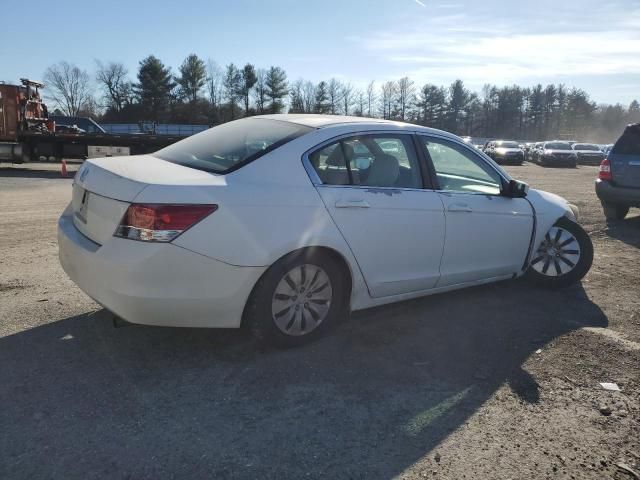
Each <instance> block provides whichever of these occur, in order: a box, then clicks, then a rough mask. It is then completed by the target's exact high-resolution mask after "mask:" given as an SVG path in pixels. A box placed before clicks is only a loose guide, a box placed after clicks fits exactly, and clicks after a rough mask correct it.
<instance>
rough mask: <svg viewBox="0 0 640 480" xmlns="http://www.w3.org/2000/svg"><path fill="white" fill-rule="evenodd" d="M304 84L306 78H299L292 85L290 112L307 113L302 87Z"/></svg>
mask: <svg viewBox="0 0 640 480" xmlns="http://www.w3.org/2000/svg"><path fill="white" fill-rule="evenodd" d="M303 86H304V80H303V79H301V78H299V79H298V80H296V81H295V82H293V84H292V85H291V90H290V92H289V98H290V100H289V112H290V113H305V110H304V100H303V93H302V88H303Z"/></svg>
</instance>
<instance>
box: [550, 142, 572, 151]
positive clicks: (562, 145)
mask: <svg viewBox="0 0 640 480" xmlns="http://www.w3.org/2000/svg"><path fill="white" fill-rule="evenodd" d="M544 148H548V149H549V150H571V145H569V144H568V143H562V142H553V143H545V145H544Z"/></svg>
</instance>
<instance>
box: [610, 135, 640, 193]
mask: <svg viewBox="0 0 640 480" xmlns="http://www.w3.org/2000/svg"><path fill="white" fill-rule="evenodd" d="M608 159H609V163H610V165H611V174H612V176H613V181H614V182H615V183H616V184H617V185H620V186H621V187H630V188H640V123H637V124H635V125H629V126H628V127H627V128H626V129H625V131H624V133H623V134H622V136H621V137H620V138H619V139H618V141H617V142H616V144H615V145H614V146H613V148H612V149H611V153H609V155H608Z"/></svg>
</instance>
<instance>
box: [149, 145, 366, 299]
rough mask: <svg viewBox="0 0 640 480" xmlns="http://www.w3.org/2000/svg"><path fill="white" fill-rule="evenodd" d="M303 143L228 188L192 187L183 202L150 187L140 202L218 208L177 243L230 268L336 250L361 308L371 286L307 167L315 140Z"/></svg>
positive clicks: (176, 193)
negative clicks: (297, 253)
mask: <svg viewBox="0 0 640 480" xmlns="http://www.w3.org/2000/svg"><path fill="white" fill-rule="evenodd" d="M305 137H306V136H305ZM305 137H301V139H303V138H305ZM301 139H297V140H294V141H293V142H291V143H289V144H287V145H284V146H283V147H281V148H279V149H277V150H274V151H273V152H271V153H269V154H267V155H265V156H264V157H261V158H259V159H257V160H256V161H254V162H252V163H250V164H248V165H246V166H244V167H242V168H241V169H239V170H237V171H235V172H232V173H231V174H228V175H225V176H224V178H225V185H217V186H199V187H190V188H189V191H190V192H189V195H190V198H189V199H183V200H181V197H180V195H181V192H180V190H181V189H175V190H174V187H170V186H154V185H151V186H149V187H147V188H146V189H145V191H144V192H143V193H142V194H141V196H140V198H136V201H145V198H146V199H149V200H151V199H153V198H158V197H160V198H164V199H167V198H169V199H172V201H174V202H179V201H185V202H186V201H189V202H196V203H216V204H218V205H219V208H218V210H217V211H216V212H214V213H213V214H211V215H210V216H208V217H207V218H205V219H204V220H203V221H201V222H200V223H198V224H197V225H196V226H194V227H192V228H191V229H189V230H187V231H186V232H185V233H184V234H182V235H181V236H180V237H178V238H177V239H176V240H175V241H174V242H173V243H174V244H175V245H178V246H181V247H183V248H187V249H189V250H192V251H194V252H197V253H200V254H202V255H206V256H208V257H211V258H214V259H216V260H220V261H222V262H225V263H228V264H231V265H238V266H247V267H249V266H251V267H257V266H270V265H272V264H273V263H275V262H276V261H277V260H278V259H280V258H282V257H283V256H285V255H287V254H288V253H290V252H293V251H295V250H298V249H300V248H304V247H314V246H321V247H326V248H330V249H332V250H335V251H336V252H338V253H339V254H340V255H341V256H342V257H343V258H344V259H345V261H346V262H347V265H348V267H349V268H350V270H351V275H352V278H353V289H352V307H353V308H360V306H361V305H365V304H366V303H367V301H368V299H369V295H368V291H367V289H366V284H365V283H364V280H363V278H362V275H361V273H360V270H359V268H358V266H357V263H356V261H355V258H354V257H353V255H352V253H351V250H350V249H349V246H348V245H347V243H346V242H345V240H344V238H343V237H342V235H341V234H340V232H339V231H338V229H337V228H336V226H335V224H334V223H333V220H332V219H331V217H330V215H329V213H328V212H327V210H326V208H325V206H324V203H323V202H322V199H321V198H320V196H319V195H318V193H317V191H316V189H315V187H314V186H313V184H312V183H311V181H310V179H309V176H308V174H307V172H306V171H305V169H304V167H303V165H302V153H303V152H304V151H306V149H307V148H305V147H306V146H307V145H308V143H309V141H310V140H311V142H313V140H312V139H305V141H304V142H302V141H300V140H301ZM182 190H183V191H184V189H182Z"/></svg>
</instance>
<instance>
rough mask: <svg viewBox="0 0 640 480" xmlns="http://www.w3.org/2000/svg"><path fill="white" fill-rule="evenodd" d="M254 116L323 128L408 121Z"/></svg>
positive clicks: (335, 116) (343, 116)
mask: <svg viewBox="0 0 640 480" xmlns="http://www.w3.org/2000/svg"><path fill="white" fill-rule="evenodd" d="M254 118H266V119H271V120H280V121H283V122H291V123H297V124H298V125H304V126H306V127H313V128H323V127H327V126H331V125H343V124H345V123H359V124H361V123H376V124H380V123H383V124H388V125H407V124H406V123H401V122H393V121H391V120H383V119H381V118H367V117H354V116H346V115H319V114H313V113H279V114H275V115H260V116H258V117H254Z"/></svg>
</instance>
